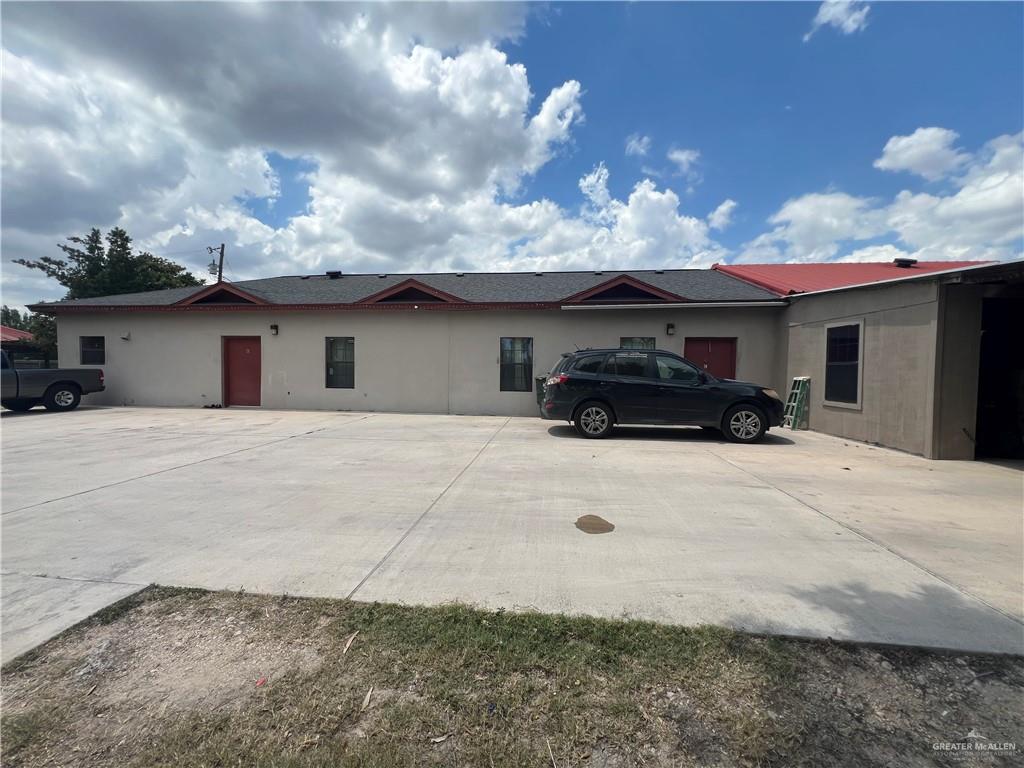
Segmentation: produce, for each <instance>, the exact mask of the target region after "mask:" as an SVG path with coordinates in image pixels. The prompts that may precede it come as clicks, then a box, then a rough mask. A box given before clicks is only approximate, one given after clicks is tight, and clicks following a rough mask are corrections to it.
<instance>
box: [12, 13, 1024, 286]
mask: <svg viewBox="0 0 1024 768" xmlns="http://www.w3.org/2000/svg"><path fill="white" fill-rule="evenodd" d="M522 14H523V11H522V10H521V9H517V8H515V7H510V6H505V5H501V6H497V5H496V4H480V5H472V6H470V5H468V4H455V5H450V6H449V5H446V6H430V7H429V8H426V7H424V6H416V5H412V6H406V5H402V6H393V5H384V4H374V5H368V6H351V5H339V4H334V5H330V4H327V5H315V6H306V5H291V4H288V5H274V4H111V5H104V4H95V5H94V4H88V5H85V4H63V5H59V6H58V5H54V4H11V5H10V7H9V8H8V7H7V6H5V7H4V45H5V46H6V48H5V50H4V53H3V105H4V110H3V138H4V141H3V147H2V151H3V171H4V172H3V179H2V183H3V190H2V192H3V195H2V202H3V212H2V215H3V231H2V247H3V253H4V259H5V263H4V264H3V274H2V278H3V289H4V300H5V301H7V302H8V303H12V304H23V303H25V302H30V301H35V300H38V299H41V298H57V297H59V296H60V295H61V294H62V293H63V291H62V289H61V288H60V287H59V286H55V285H54V284H53V283H50V282H45V281H43V280H42V279H41V278H40V276H39V275H38V273H34V272H29V271H28V270H25V269H23V268H21V267H17V266H12V265H10V263H9V261H10V260H11V259H15V258H22V257H27V258H38V257H39V256H42V255H47V254H49V255H53V254H54V253H55V252H56V249H55V244H56V243H57V242H60V241H62V240H63V238H64V237H66V236H68V235H72V234H82V233H84V232H85V230H86V229H87V228H88V227H91V226H99V227H102V228H104V229H106V228H109V227H111V226H115V225H121V226H124V227H126V228H127V229H128V230H129V232H131V233H132V235H133V236H134V237H135V238H136V240H137V243H138V244H140V245H142V246H145V247H148V248H150V249H152V250H154V251H155V252H157V253H169V254H174V255H173V256H172V258H175V259H176V260H178V261H180V262H182V263H184V264H186V265H187V266H188V267H189V268H191V269H192V270H193V271H194V272H195V273H196V274H198V275H205V265H206V263H207V262H208V260H209V256H208V255H207V254H206V252H205V246H206V245H211V244H217V243H220V242H225V243H227V245H228V249H227V253H228V259H227V262H228V276H229V277H231V278H233V279H243V278H250V277H262V276H268V275H277V274H296V273H308V272H314V271H321V270H323V269H326V268H331V267H334V268H341V269H345V270H347V271H371V272H399V271H415V270H422V271H428V270H446V269H450V270H455V269H458V270H472V269H488V270H508V269H529V270H533V269H541V270H552V269H570V268H580V269H594V268H606V269H614V268H639V267H685V266H691V267H693V266H702V265H709V264H711V263H713V262H714V261H723V260H725V259H726V258H727V257H729V256H731V254H730V253H729V252H728V251H727V250H726V249H725V248H724V247H723V246H722V245H721V244H720V243H719V242H717V241H716V240H715V239H714V238H712V236H711V235H712V233H713V232H716V231H722V230H724V229H725V228H726V227H728V226H729V225H730V223H731V220H732V216H733V213H734V211H735V206H736V204H735V202H734V201H733V200H725V201H724V202H723V203H722V204H721V205H719V206H718V208H717V209H715V210H714V211H713V212H712V213H711V214H710V215H708V216H707V218H700V217H695V216H691V215H689V213H687V212H686V211H685V206H684V205H683V204H682V202H681V200H680V196H679V194H677V192H676V191H674V190H673V189H669V188H665V186H664V185H662V186H661V187H659V186H658V184H656V183H655V182H654V181H652V180H651V179H645V180H643V181H641V182H639V183H637V184H635V185H634V186H633V187H632V189H631V190H630V191H629V193H628V195H625V196H624V197H622V198H619V197H616V196H615V195H613V194H612V192H611V189H610V186H609V174H608V170H607V168H606V167H605V166H604V165H603V164H598V165H597V166H596V167H595V168H594V169H593V171H591V172H590V173H588V174H586V175H584V176H583V178H582V179H580V180H579V189H580V197H579V199H578V201H577V202H576V203H566V204H565V205H558V204H556V203H555V202H553V201H551V200H548V199H543V198H540V199H532V198H531V196H530V195H529V192H528V190H529V186H528V185H529V181H530V179H531V177H532V176H533V175H534V174H536V173H537V172H538V171H540V170H541V169H542V168H543V167H544V166H545V165H546V164H548V163H550V162H551V161H552V158H554V157H556V156H557V155H558V154H559V153H561V152H565V151H567V149H569V148H571V146H572V143H573V141H574V137H575V135H576V128H577V126H579V125H580V124H581V121H582V120H583V101H584V98H585V97H584V96H583V87H582V85H581V84H580V83H578V82H576V81H574V80H569V81H566V82H565V83H563V84H562V85H559V86H557V87H555V88H553V89H551V90H550V91H549V92H547V93H538V94H535V93H533V92H532V89H531V86H530V81H529V77H528V72H527V70H526V68H525V67H524V66H523V65H522V64H521V63H519V62H516V61H514V60H511V59H510V58H509V57H508V55H507V54H506V53H504V52H503V51H502V50H501V49H500V47H499V43H500V41H501V40H503V39H508V38H509V37H515V36H516V35H518V34H521V31H522ZM81 39H89V40H90V45H88V46H83V45H81V44H80V40H81ZM275 51H288V52H296V51H301V52H302V55H292V54H291V53H289V58H288V62H287V66H283V65H282V64H281V61H280V59H279V57H277V56H276V55H274V52H275ZM168 62H173V63H175V66H171V65H170V64H169V63H168ZM181 62H202V65H201V66H194V67H188V66H180V63H181ZM950 133H951V132H950ZM902 138H912V137H902ZM636 140H637V142H638V147H642V148H644V149H645V151H646V152H648V153H649V152H650V143H649V139H648V138H647V137H646V136H641V135H639V134H637V135H636ZM945 146H946V147H947V148H949V149H950V151H952V152H953V153H954V155H956V156H958V157H959V156H960V155H962V154H963V151H962V150H958V149H955V147H954V144H953V142H952V141H951V142H948V143H947V144H946V145H945ZM271 152H277V153H280V154H281V155H284V156H286V157H291V158H294V157H302V158H303V159H304V160H306V161H307V163H308V166H309V167H310V168H312V170H310V171H309V172H308V173H307V174H306V181H307V183H308V187H309V189H308V194H309V203H308V205H307V206H306V207H305V209H304V210H302V211H300V212H299V213H298V215H295V216H293V217H292V218H291V219H290V220H288V221H286V222H285V223H283V224H281V225H279V226H278V227H276V228H275V227H273V226H269V225H267V224H265V223H263V222H261V221H259V220H258V219H257V218H255V217H254V216H253V215H252V214H251V213H250V212H249V210H248V209H247V208H246V206H245V205H244V204H243V203H242V202H240V201H244V200H245V199H246V198H253V197H255V198H261V199H264V200H268V201H276V200H278V198H279V197H280V198H281V199H282V200H283V199H284V196H283V193H282V189H283V188H284V181H285V180H283V179H278V178H277V174H276V173H275V171H274V167H273V166H272V164H271V163H270V162H269V161H268V155H269V153H271ZM887 154H888V155H889V156H890V158H894V157H896V156H897V153H895V152H889V153H887V152H883V157H886V156H887ZM933 155H934V153H933ZM638 156H640V157H643V155H638ZM901 156H902V157H903V158H904V160H903V161H902V162H903V163H904V164H905V165H907V166H908V169H910V164H911V163H912V164H913V169H914V170H915V172H918V173H921V172H922V171H923V170H927V171H928V172H932V171H933V170H934V169H935V168H937V167H939V166H941V165H942V163H941V162H940V163H939V164H938V165H936V164H935V161H934V158H933V160H932V162H931V163H930V164H925V165H922V163H923V162H924V161H921V160H920V159H919V158H920V157H921V156H922V155H920V154H918V155H914V154H913V153H910V154H908V153H906V152H904V153H903V154H902V155H901ZM907 157H911V159H910V160H907V159H906V158H907ZM914 158H918V159H914ZM646 159H648V160H650V159H651V158H650V155H649V154H648V156H647V158H646ZM700 159H701V158H700V153H699V152H698V151H697V150H695V149H680V148H674V149H673V150H672V151H671V152H669V153H668V161H667V162H666V166H668V167H670V168H671V169H672V170H673V171H674V172H676V175H675V179H674V180H677V181H678V180H680V179H681V180H682V182H683V183H685V184H686V185H688V186H690V187H691V188H692V186H693V185H695V184H696V183H698V182H699V181H700V166H701V163H700ZM892 162H896V161H895V160H893V161H892ZM946 164H947V165H948V164H949V161H948V158H947V163H946ZM1021 164H1022V160H1021V137H1020V136H1019V135H1017V136H1002V137H999V138H997V139H994V140H993V141H991V142H989V143H988V144H987V145H986V146H985V147H984V148H983V149H982V150H980V151H979V152H977V153H976V154H975V155H969V156H967V159H966V160H959V159H958V160H957V161H956V164H955V167H954V168H952V169H951V170H947V171H945V173H946V174H947V178H948V183H949V185H950V187H949V189H947V190H946V191H945V192H943V193H941V194H923V193H920V192H918V191H913V190H907V191H905V192H901V193H900V194H899V195H897V196H895V197H894V199H892V200H889V201H883V200H875V199H870V198H865V197H857V196H853V195H848V194H845V193H843V192H841V191H836V190H829V191H826V192H819V193H814V194H810V195H803V196H798V197H795V198H793V199H792V200H790V201H788V202H786V203H785V204H784V205H783V206H782V207H781V208H780V210H779V211H778V212H777V213H776V214H775V215H774V216H772V217H771V219H770V220H769V225H770V230H769V231H767V232H765V233H764V234H762V235H760V236H758V237H755V238H754V239H752V240H751V241H750V242H748V243H746V244H745V245H744V246H743V248H742V253H741V254H740V258H742V259H746V260H753V259H756V260H771V261H777V260H816V259H831V258H842V257H845V258H866V257H867V255H868V254H869V253H877V254H879V255H888V254H889V253H891V251H888V250H886V251H881V250H876V251H868V250H867V249H870V248H876V249H878V248H899V249H901V251H902V250H903V249H905V250H906V252H907V253H910V254H920V256H919V257H921V258H953V257H960V258H993V257H995V258H1003V257H1005V256H1008V255H1013V254H1014V253H1017V252H1019V250H1020V248H1019V241H1020V237H1021V234H1020V233H1021V231H1022V229H1024V225H1022V223H1021V216H1022V214H1021V208H1022V205H1021V203H1022V201H1021V192H1020V190H1021V186H1022V181H1021V177H1022V171H1021ZM645 173H648V175H649V176H655V175H662V171H659V170H657V169H653V168H652V169H649V170H645ZM663 175H664V176H665V177H666V178H668V177H669V174H668V173H667V172H664V174H663ZM274 205H275V208H278V207H279V206H280V205H281V203H280V201H278V202H275V203H274ZM180 251H186V253H185V254H183V255H178V253H179V252H180Z"/></svg>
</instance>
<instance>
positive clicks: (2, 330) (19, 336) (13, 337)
mask: <svg viewBox="0 0 1024 768" xmlns="http://www.w3.org/2000/svg"><path fill="white" fill-rule="evenodd" d="M33 338H35V337H34V336H32V334H31V333H29V332H28V331H19V330H18V329H17V328H8V327H7V326H6V325H0V341H32V339H33Z"/></svg>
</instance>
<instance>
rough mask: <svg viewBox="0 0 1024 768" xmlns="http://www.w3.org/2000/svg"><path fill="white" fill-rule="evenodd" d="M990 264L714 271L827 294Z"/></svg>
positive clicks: (786, 291) (762, 284)
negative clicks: (842, 289) (930, 273)
mask: <svg viewBox="0 0 1024 768" xmlns="http://www.w3.org/2000/svg"><path fill="white" fill-rule="evenodd" d="M991 263H993V262H988V261H919V262H917V263H916V264H914V265H912V266H909V267H898V266H896V265H895V264H894V263H892V262H891V261H861V262H852V261H851V262H830V263H827V264H715V265H714V267H712V269H716V270H718V271H719V272H723V273H725V274H727V275H729V276H730V277H735V278H737V279H739V280H743V281H744V282H746V283H750V284H751V285H756V286H757V287H758V288H764V289H765V290H768V291H772V292H774V293H777V294H779V295H780V296H791V295H793V294H796V293H809V292H811V291H827V290H829V289H831V288H845V287H847V286H851V285H863V284H865V283H880V282H882V281H884V280H898V279H900V278H901V277H914V276H915V275H923V274H927V273H929V272H945V271H948V270H954V269H961V268H964V267H976V266H980V265H982V264H991Z"/></svg>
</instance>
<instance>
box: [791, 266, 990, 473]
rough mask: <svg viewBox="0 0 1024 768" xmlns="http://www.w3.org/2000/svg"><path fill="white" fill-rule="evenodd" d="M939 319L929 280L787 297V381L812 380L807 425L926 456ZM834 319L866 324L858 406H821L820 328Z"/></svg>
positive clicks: (822, 361)
mask: <svg viewBox="0 0 1024 768" xmlns="http://www.w3.org/2000/svg"><path fill="white" fill-rule="evenodd" d="M937 320H938V287H937V284H936V283H935V282H934V281H926V282H913V283H904V284H899V285H890V286H878V287H875V288H864V289H858V290H852V291H844V292H838V293H826V294H820V295H816V296H806V297H802V298H795V299H793V301H792V304H791V305H790V306H789V307H788V308H787V310H786V313H785V322H786V324H787V326H788V343H787V345H786V346H787V349H786V351H785V354H786V359H787V365H786V368H787V380H788V381H791V380H792V379H793V377H795V376H810V377H811V393H810V409H809V426H810V428H811V429H814V430H818V431H820V432H827V433H829V434H833V435H840V436H842V437H848V438H851V439H853V440H862V441H865V442H870V443H878V444H881V445H885V446H889V447H892V448H899V449H901V450H905V451H910V452H912V453H917V454H922V455H926V456H931V455H932V452H933V451H932V426H933V412H934V411H933V400H934V392H935V370H936V333H937ZM836 321H850V322H856V321H863V323H864V333H863V337H862V345H863V374H862V388H863V389H862V395H861V406H860V408H857V409H851V408H842V407H836V406H829V405H825V403H824V387H825V327H826V325H827V324H829V323H832V322H836ZM974 370H975V373H976V372H977V366H976V365H975V367H974Z"/></svg>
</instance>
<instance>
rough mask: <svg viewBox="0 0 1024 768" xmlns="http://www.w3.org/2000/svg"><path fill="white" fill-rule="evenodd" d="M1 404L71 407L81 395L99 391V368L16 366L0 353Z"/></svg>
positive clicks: (23, 408)
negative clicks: (0, 377)
mask: <svg viewBox="0 0 1024 768" xmlns="http://www.w3.org/2000/svg"><path fill="white" fill-rule="evenodd" d="M0 376H2V381H0V405H3V407H4V408H7V409H8V410H11V411H27V410H28V409H29V408H32V407H33V406H36V405H39V404H40V403H42V404H43V405H44V406H46V409H47V410H50V411H72V410H74V409H75V408H77V407H78V404H79V403H80V402H82V395H87V394H89V393H90V392H102V391H103V389H104V386H103V371H102V370H101V369H99V368H15V367H14V366H13V365H12V364H11V361H10V360H9V359H8V358H7V353H6V352H4V353H0Z"/></svg>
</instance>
